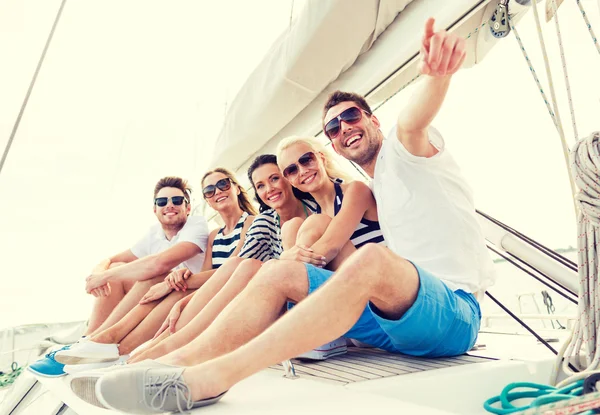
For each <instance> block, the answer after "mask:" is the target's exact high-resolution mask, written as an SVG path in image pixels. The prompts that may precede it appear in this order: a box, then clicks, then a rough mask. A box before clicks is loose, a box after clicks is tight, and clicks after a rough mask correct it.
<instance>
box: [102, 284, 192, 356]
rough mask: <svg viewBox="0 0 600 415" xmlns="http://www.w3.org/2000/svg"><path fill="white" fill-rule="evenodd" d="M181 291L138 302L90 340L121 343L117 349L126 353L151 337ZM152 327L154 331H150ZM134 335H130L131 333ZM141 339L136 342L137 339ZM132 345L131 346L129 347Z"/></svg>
mask: <svg viewBox="0 0 600 415" xmlns="http://www.w3.org/2000/svg"><path fill="white" fill-rule="evenodd" d="M186 294H188V293H184V292H181V291H173V292H172V293H171V294H169V295H168V296H166V297H164V298H162V299H160V300H156V301H153V302H151V303H148V304H138V305H136V306H135V307H134V308H133V309H132V310H131V311H130V312H129V313H127V314H126V315H125V317H123V318H122V319H121V320H119V322H118V323H117V324H115V325H113V326H111V327H109V328H108V329H106V330H103V331H101V332H100V333H98V334H94V335H92V336H91V340H92V341H94V342H97V343H107V344H110V343H121V344H120V346H119V350H121V349H123V348H124V351H123V352H122V353H121V354H128V353H129V352H130V351H131V350H133V348H135V347H137V346H139V345H140V344H142V343H143V342H144V341H146V340H149V339H150V338H152V336H153V335H154V333H156V330H158V328H159V327H160V325H161V323H162V322H163V321H164V319H165V318H166V317H167V315H168V313H169V311H170V310H171V307H173V304H175V303H176V302H177V301H179V300H180V299H181V298H182V297H183V296H184V295H186ZM153 328H154V331H151V330H152V329H153ZM133 333H135V335H134V336H132V337H130V335H131V334H133ZM134 339H144V340H143V341H141V342H139V343H137V342H138V341H139V340H134ZM132 346H133V348H131V347H132Z"/></svg>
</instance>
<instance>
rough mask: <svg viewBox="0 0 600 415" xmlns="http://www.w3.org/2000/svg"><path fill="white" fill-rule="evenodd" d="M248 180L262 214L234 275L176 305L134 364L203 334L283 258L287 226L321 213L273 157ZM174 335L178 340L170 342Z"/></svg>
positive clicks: (261, 161) (257, 163) (305, 256)
mask: <svg viewBox="0 0 600 415" xmlns="http://www.w3.org/2000/svg"><path fill="white" fill-rule="evenodd" d="M248 178H249V179H250V183H251V184H252V187H253V188H254V191H255V194H256V200H257V202H258V203H259V205H260V212H261V213H260V214H259V215H258V216H256V217H255V219H254V222H253V223H252V225H251V226H250V228H249V229H248V231H247V232H246V240H245V243H244V246H243V247H242V249H241V251H240V253H239V254H238V257H237V258H232V259H230V260H229V261H227V262H226V263H225V264H224V265H223V268H226V267H227V269H228V270H230V269H231V273H224V272H219V274H215V275H214V276H213V277H212V278H211V279H210V280H209V281H208V282H207V283H206V284H204V285H203V286H202V287H201V288H200V289H199V290H198V291H196V293H194V295H193V296H187V297H185V298H183V299H182V300H180V301H179V302H177V303H176V304H175V305H174V306H173V308H172V310H171V313H170V314H169V317H168V318H167V319H166V320H165V322H164V323H163V326H162V327H161V329H160V330H159V331H158V333H157V336H155V339H154V340H153V341H152V342H151V343H150V345H149V346H148V347H147V348H146V349H145V350H144V351H142V352H140V353H138V354H136V355H135V356H134V357H133V358H131V359H130V361H129V362H130V363H133V362H138V361H142V360H145V359H154V358H157V357H160V356H163V355H165V354H167V353H170V352H172V351H174V350H176V349H178V348H179V347H181V346H183V345H185V344H187V343H189V342H190V341H191V340H193V339H194V338H195V337H197V336H198V335H199V334H200V333H202V332H203V331H204V330H205V329H206V328H207V327H208V326H209V325H210V324H211V323H212V321H213V320H214V319H215V318H216V317H217V315H218V314H219V313H220V312H221V311H222V310H223V309H224V308H225V307H226V306H227V304H229V302H231V300H233V299H234V298H235V297H236V296H237V294H239V293H240V292H241V291H242V290H243V289H244V288H245V287H246V285H247V284H248V282H249V281H250V279H251V278H252V277H253V276H254V274H255V273H256V272H257V271H258V270H259V269H260V267H261V266H262V264H263V262H266V261H268V260H270V259H278V258H279V256H280V255H281V253H282V252H283V245H282V235H281V227H282V226H283V224H284V223H286V222H288V221H290V220H292V219H295V218H301V219H306V218H307V217H308V216H309V215H311V214H312V213H314V212H315V211H316V210H317V205H316V203H315V201H314V199H312V197H311V196H310V195H308V194H307V193H304V192H301V191H299V190H297V189H294V188H293V187H292V186H291V185H290V184H289V182H288V181H287V180H285V179H284V178H283V175H282V173H281V171H280V170H279V167H278V166H277V157H276V156H274V155H272V154H264V155H261V156H258V157H257V158H256V159H255V160H254V161H253V162H252V164H251V165H250V167H249V169H248ZM297 259H298V260H300V261H303V262H307V263H311V264H314V265H315V266H321V265H322V264H323V257H322V256H321V255H317V254H314V253H311V252H310V251H301V252H300V255H299V256H298V257H297ZM219 271H221V270H219ZM223 271H224V269H223ZM184 307H185V308H184ZM167 329H169V330H167ZM170 333H173V334H172V335H170V336H169V334H170Z"/></svg>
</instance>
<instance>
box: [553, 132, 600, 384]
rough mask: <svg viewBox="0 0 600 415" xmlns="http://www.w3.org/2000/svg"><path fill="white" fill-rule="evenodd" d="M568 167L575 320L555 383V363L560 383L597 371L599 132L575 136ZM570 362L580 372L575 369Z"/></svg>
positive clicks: (599, 313)
mask: <svg viewBox="0 0 600 415" xmlns="http://www.w3.org/2000/svg"><path fill="white" fill-rule="evenodd" d="M571 171H572V175H573V177H574V179H575V182H576V184H577V187H578V188H579V192H578V193H577V195H576V197H575V201H576V203H577V205H578V207H579V209H578V214H577V247H578V253H577V255H578V261H577V262H578V264H579V267H578V274H579V304H578V320H577V322H576V323H575V325H574V326H573V330H572V332H571V335H570V336H569V339H568V340H567V341H566V342H565V344H564V345H563V347H562V348H561V349H560V351H559V354H558V360H557V364H556V367H555V370H554V373H553V379H552V383H556V381H557V378H558V373H559V366H561V367H562V370H563V371H564V372H565V373H566V374H567V375H568V376H569V378H568V379H567V380H565V381H563V382H562V383H565V382H572V381H573V380H574V379H575V378H578V379H581V378H583V377H586V376H588V375H590V374H591V373H596V372H600V371H598V370H597V369H598V365H599V363H600V353H599V351H600V338H599V337H598V331H599V329H600V327H598V325H599V323H600V297H599V291H598V288H599V287H598V284H599V273H600V266H599V263H598V251H597V248H596V247H597V245H598V244H599V243H600V132H594V133H592V134H591V135H590V136H588V137H586V138H583V139H581V140H579V141H578V142H577V143H576V144H575V146H574V147H573V150H572V151H571ZM569 363H571V364H573V365H574V366H575V367H577V368H578V369H580V371H581V372H579V373H575V372H573V371H572V370H571V369H570V368H569V367H568V364H569Z"/></svg>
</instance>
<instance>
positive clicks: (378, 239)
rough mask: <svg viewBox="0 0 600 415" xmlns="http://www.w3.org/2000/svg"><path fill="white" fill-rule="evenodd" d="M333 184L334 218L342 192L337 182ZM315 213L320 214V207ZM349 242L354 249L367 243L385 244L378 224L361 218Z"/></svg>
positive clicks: (340, 203)
mask: <svg viewBox="0 0 600 415" xmlns="http://www.w3.org/2000/svg"><path fill="white" fill-rule="evenodd" d="M333 184H334V186H335V203H334V205H333V213H334V216H335V215H337V214H338V213H339V212H340V210H341V209H342V200H343V199H344V192H342V186H340V184H339V183H338V182H334V183H333ZM317 213H321V207H320V206H318V207H317ZM350 242H352V243H353V244H354V246H355V247H356V249H358V248H360V247H361V246H363V245H364V244H367V243H376V244H380V243H384V244H385V241H384V239H383V232H381V228H380V227H379V222H377V221H374V220H368V219H365V218H362V219H361V220H360V223H359V224H358V226H357V227H356V230H355V231H354V233H353V234H352V236H350Z"/></svg>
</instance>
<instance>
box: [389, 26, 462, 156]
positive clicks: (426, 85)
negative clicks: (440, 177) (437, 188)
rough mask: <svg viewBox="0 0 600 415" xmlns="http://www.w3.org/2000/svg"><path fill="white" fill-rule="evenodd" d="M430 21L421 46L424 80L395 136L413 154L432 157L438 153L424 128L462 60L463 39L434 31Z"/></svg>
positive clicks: (405, 110) (405, 109)
mask: <svg viewBox="0 0 600 415" xmlns="http://www.w3.org/2000/svg"><path fill="white" fill-rule="evenodd" d="M434 23H435V21H434V19H433V18H429V19H428V20H427V22H426V23H425V33H424V35H423V41H422V44H421V57H420V62H419V71H420V72H421V74H422V75H425V79H424V80H423V81H422V82H421V83H420V84H419V85H418V86H417V91H416V92H415V94H414V95H413V96H412V98H411V100H410V103H409V104H408V105H407V107H406V108H404V109H403V110H402V112H401V113H400V115H399V116H398V123H397V129H396V131H397V136H398V139H399V140H400V142H401V143H402V144H403V145H404V147H405V148H406V149H407V150H408V151H409V152H410V153H411V154H413V155H415V156H420V157H431V156H433V155H435V154H436V153H437V150H436V149H435V147H433V146H432V145H431V144H430V143H429V138H428V135H427V129H428V128H429V125H430V124H431V122H432V121H433V119H434V118H435V116H436V115H437V113H438V112H439V110H440V108H441V107H442V103H443V102H444V98H445V97H446V92H447V91H448V87H449V85H450V78H451V77H452V75H453V74H454V73H456V71H458V70H459V69H460V67H461V65H462V63H463V62H464V60H465V56H466V51H465V40H464V39H462V38H461V37H459V36H456V35H453V34H449V33H447V32H446V31H445V30H441V31H439V32H435V31H434V29H433V25H434Z"/></svg>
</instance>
